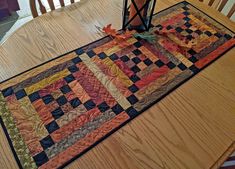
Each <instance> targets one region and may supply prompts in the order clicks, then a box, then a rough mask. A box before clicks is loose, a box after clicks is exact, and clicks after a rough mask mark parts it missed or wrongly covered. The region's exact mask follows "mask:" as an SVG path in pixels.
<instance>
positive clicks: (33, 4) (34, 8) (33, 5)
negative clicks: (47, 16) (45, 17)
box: [29, 0, 38, 18]
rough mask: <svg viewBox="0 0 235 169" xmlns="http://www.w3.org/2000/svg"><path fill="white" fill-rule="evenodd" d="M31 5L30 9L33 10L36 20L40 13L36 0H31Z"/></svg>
mask: <svg viewBox="0 0 235 169" xmlns="http://www.w3.org/2000/svg"><path fill="white" fill-rule="evenodd" d="M29 4H30V9H31V12H32V15H33V17H34V18H36V17H37V16H38V12H37V8H36V4H35V0H30V1H29Z"/></svg>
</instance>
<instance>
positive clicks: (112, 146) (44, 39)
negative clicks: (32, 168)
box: [0, 0, 235, 169]
mask: <svg viewBox="0 0 235 169" xmlns="http://www.w3.org/2000/svg"><path fill="white" fill-rule="evenodd" d="M177 2H179V1H178V0H159V1H158V3H157V6H156V11H159V10H162V9H164V8H167V7H169V6H171V5H174V4H175V3H177ZM189 2H190V3H192V4H194V5H195V6H197V7H198V8H200V9H202V10H203V11H204V12H206V13H208V14H209V15H210V16H212V17H213V18H215V19H216V20H218V21H219V22H221V23H223V24H224V25H226V26H227V27H229V28H230V29H231V30H233V31H235V23H234V22H232V21H230V20H229V19H228V18H226V17H225V16H223V15H222V14H220V13H219V12H218V11H216V10H213V9H211V8H209V7H207V6H206V5H204V4H203V3H201V2H199V1H194V0H189ZM121 18H122V0H112V1H110V0H82V1H81V2H79V3H75V4H73V5H71V6H68V7H65V8H62V9H58V10H55V11H53V12H49V13H47V14H45V15H42V16H40V17H37V18H35V19H34V20H32V21H31V22H29V23H27V24H26V25H24V26H23V27H21V28H20V29H19V30H17V31H16V32H15V33H14V34H13V35H12V36H10V37H9V39H8V40H7V41H6V42H5V43H3V45H2V46H0V80H4V79H7V78H9V77H11V76H14V75H16V74H18V73H20V72H22V71H25V70H27V69H29V68H31V67H34V66H36V65H38V64H40V63H43V62H45V61H47V60H49V59H51V58H53V57H56V56H58V55H61V54H64V53H66V52H69V51H71V50H73V49H76V48H78V47H79V46H82V45H85V44H87V43H89V42H91V41H94V40H97V39H99V38H101V37H102V36H103V35H102V34H101V33H100V32H99V31H98V30H97V29H96V27H95V26H100V27H103V26H105V25H107V24H108V23H112V24H113V26H114V27H115V28H117V29H119V28H121ZM234 55H235V49H232V50H230V51H229V52H227V53H226V54H224V56H222V57H221V58H220V59H219V60H217V61H216V62H215V63H213V64H212V65H210V66H209V67H208V68H206V69H205V70H203V71H202V72H201V73H199V74H198V75H196V76H195V77H194V78H192V79H191V80H189V81H188V82H186V83H185V84H183V85H182V86H181V87H179V88H178V89H176V90H175V91H174V92H172V93H171V94H169V95H168V96H167V97H165V98H164V99H163V100H162V101H160V102H159V103H157V104H156V105H154V106H152V107H151V108H150V109H148V110H147V111H146V112H144V113H143V114H142V115H140V116H139V117H137V118H136V119H134V120H133V121H131V122H130V123H128V124H127V125H126V126H125V127H123V128H121V129H120V130H119V131H117V132H116V133H114V134H113V135H111V136H110V137H109V138H107V139H106V140H105V141H103V142H102V143H100V144H99V145H98V146H96V147H95V148H93V149H92V150H91V151H89V152H88V153H86V154H85V155H83V156H82V157H81V158H79V159H77V160H76V161H74V162H73V163H71V164H70V165H69V166H67V168H69V169H209V168H218V166H219V164H221V163H222V161H221V160H220V159H221V157H224V156H228V154H229V152H231V147H233V148H234V146H233V142H234V141H235V66H234V65H235V57H234ZM0 168H4V169H15V168H17V164H16V162H15V160H14V157H13V155H12V153H11V150H10V147H9V145H8V143H7V140H6V138H5V135H4V133H3V131H2V129H1V128H0Z"/></svg>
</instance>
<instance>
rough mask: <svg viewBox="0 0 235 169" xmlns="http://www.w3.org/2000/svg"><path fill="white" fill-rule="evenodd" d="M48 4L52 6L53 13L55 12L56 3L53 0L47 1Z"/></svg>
mask: <svg viewBox="0 0 235 169" xmlns="http://www.w3.org/2000/svg"><path fill="white" fill-rule="evenodd" d="M47 2H48V4H49V6H50V8H51V10H52V11H53V10H55V4H54V1H53V0H47Z"/></svg>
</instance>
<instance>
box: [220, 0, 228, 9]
mask: <svg viewBox="0 0 235 169" xmlns="http://www.w3.org/2000/svg"><path fill="white" fill-rule="evenodd" d="M227 2H228V0H222V2H221V3H220V5H219V8H218V11H220V12H221V11H222V10H223V9H224V6H225V5H226V3H227Z"/></svg>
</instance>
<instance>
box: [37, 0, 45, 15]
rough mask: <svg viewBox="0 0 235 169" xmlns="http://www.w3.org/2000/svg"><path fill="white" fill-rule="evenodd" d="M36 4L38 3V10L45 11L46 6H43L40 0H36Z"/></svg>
mask: <svg viewBox="0 0 235 169" xmlns="http://www.w3.org/2000/svg"><path fill="white" fill-rule="evenodd" d="M38 4H39V9H40V11H41V12H42V14H44V13H47V11H46V8H45V6H44V5H43V4H42V1H41V0H38Z"/></svg>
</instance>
